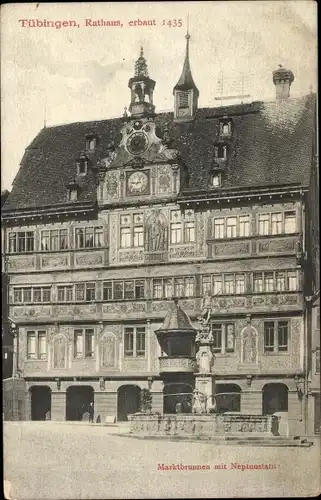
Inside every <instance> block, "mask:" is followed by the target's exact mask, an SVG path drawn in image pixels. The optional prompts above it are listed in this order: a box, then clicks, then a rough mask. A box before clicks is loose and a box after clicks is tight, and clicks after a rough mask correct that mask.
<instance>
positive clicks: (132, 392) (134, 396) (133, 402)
mask: <svg viewBox="0 0 321 500" xmlns="http://www.w3.org/2000/svg"><path fill="white" fill-rule="evenodd" d="M117 392H118V394H117V420H118V421H119V422H126V421H127V420H128V415H129V414H131V413H137V412H138V411H139V407H140V387H138V385H122V386H120V387H119V389H118V391H117Z"/></svg>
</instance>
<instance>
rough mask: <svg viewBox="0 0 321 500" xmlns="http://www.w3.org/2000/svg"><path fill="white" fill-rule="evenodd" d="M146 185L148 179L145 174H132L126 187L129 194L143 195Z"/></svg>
mask: <svg viewBox="0 0 321 500" xmlns="http://www.w3.org/2000/svg"><path fill="white" fill-rule="evenodd" d="M147 185H148V177H147V175H146V174H145V172H134V173H133V174H131V175H130V176H129V177H128V181H127V186H128V191H129V192H130V193H131V194H136V193H143V192H144V191H145V190H146V188H147Z"/></svg>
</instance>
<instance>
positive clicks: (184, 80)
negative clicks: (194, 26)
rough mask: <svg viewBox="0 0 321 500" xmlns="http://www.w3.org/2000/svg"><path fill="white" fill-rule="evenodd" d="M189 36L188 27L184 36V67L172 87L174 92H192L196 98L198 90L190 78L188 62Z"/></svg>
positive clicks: (190, 72)
mask: <svg viewBox="0 0 321 500" xmlns="http://www.w3.org/2000/svg"><path fill="white" fill-rule="evenodd" d="M190 38H191V35H190V34H189V30H188V26H187V31H186V35H185V39H186V49H185V59H184V65H183V70H182V74H181V76H180V79H179V80H178V82H177V84H176V85H175V87H174V92H175V90H183V91H186V90H194V91H195V93H196V94H197V97H198V96H199V91H198V88H197V87H196V85H195V82H194V79H193V76H192V71H191V66H190V62H189V41H190Z"/></svg>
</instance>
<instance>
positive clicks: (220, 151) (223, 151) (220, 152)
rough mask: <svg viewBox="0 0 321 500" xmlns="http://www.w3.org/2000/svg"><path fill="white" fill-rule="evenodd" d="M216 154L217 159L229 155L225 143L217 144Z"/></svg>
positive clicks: (222, 158) (223, 158)
mask: <svg viewBox="0 0 321 500" xmlns="http://www.w3.org/2000/svg"><path fill="white" fill-rule="evenodd" d="M214 155H215V158H216V159H217V160H225V159H226V156H227V148H226V146H223V145H221V144H220V145H218V146H215V148H214Z"/></svg>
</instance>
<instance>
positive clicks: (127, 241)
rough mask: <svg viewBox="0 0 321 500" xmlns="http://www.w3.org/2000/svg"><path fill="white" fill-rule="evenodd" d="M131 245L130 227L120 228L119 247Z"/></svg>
mask: <svg viewBox="0 0 321 500" xmlns="http://www.w3.org/2000/svg"><path fill="white" fill-rule="evenodd" d="M130 247H131V230H130V227H121V228H120V248H130Z"/></svg>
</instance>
